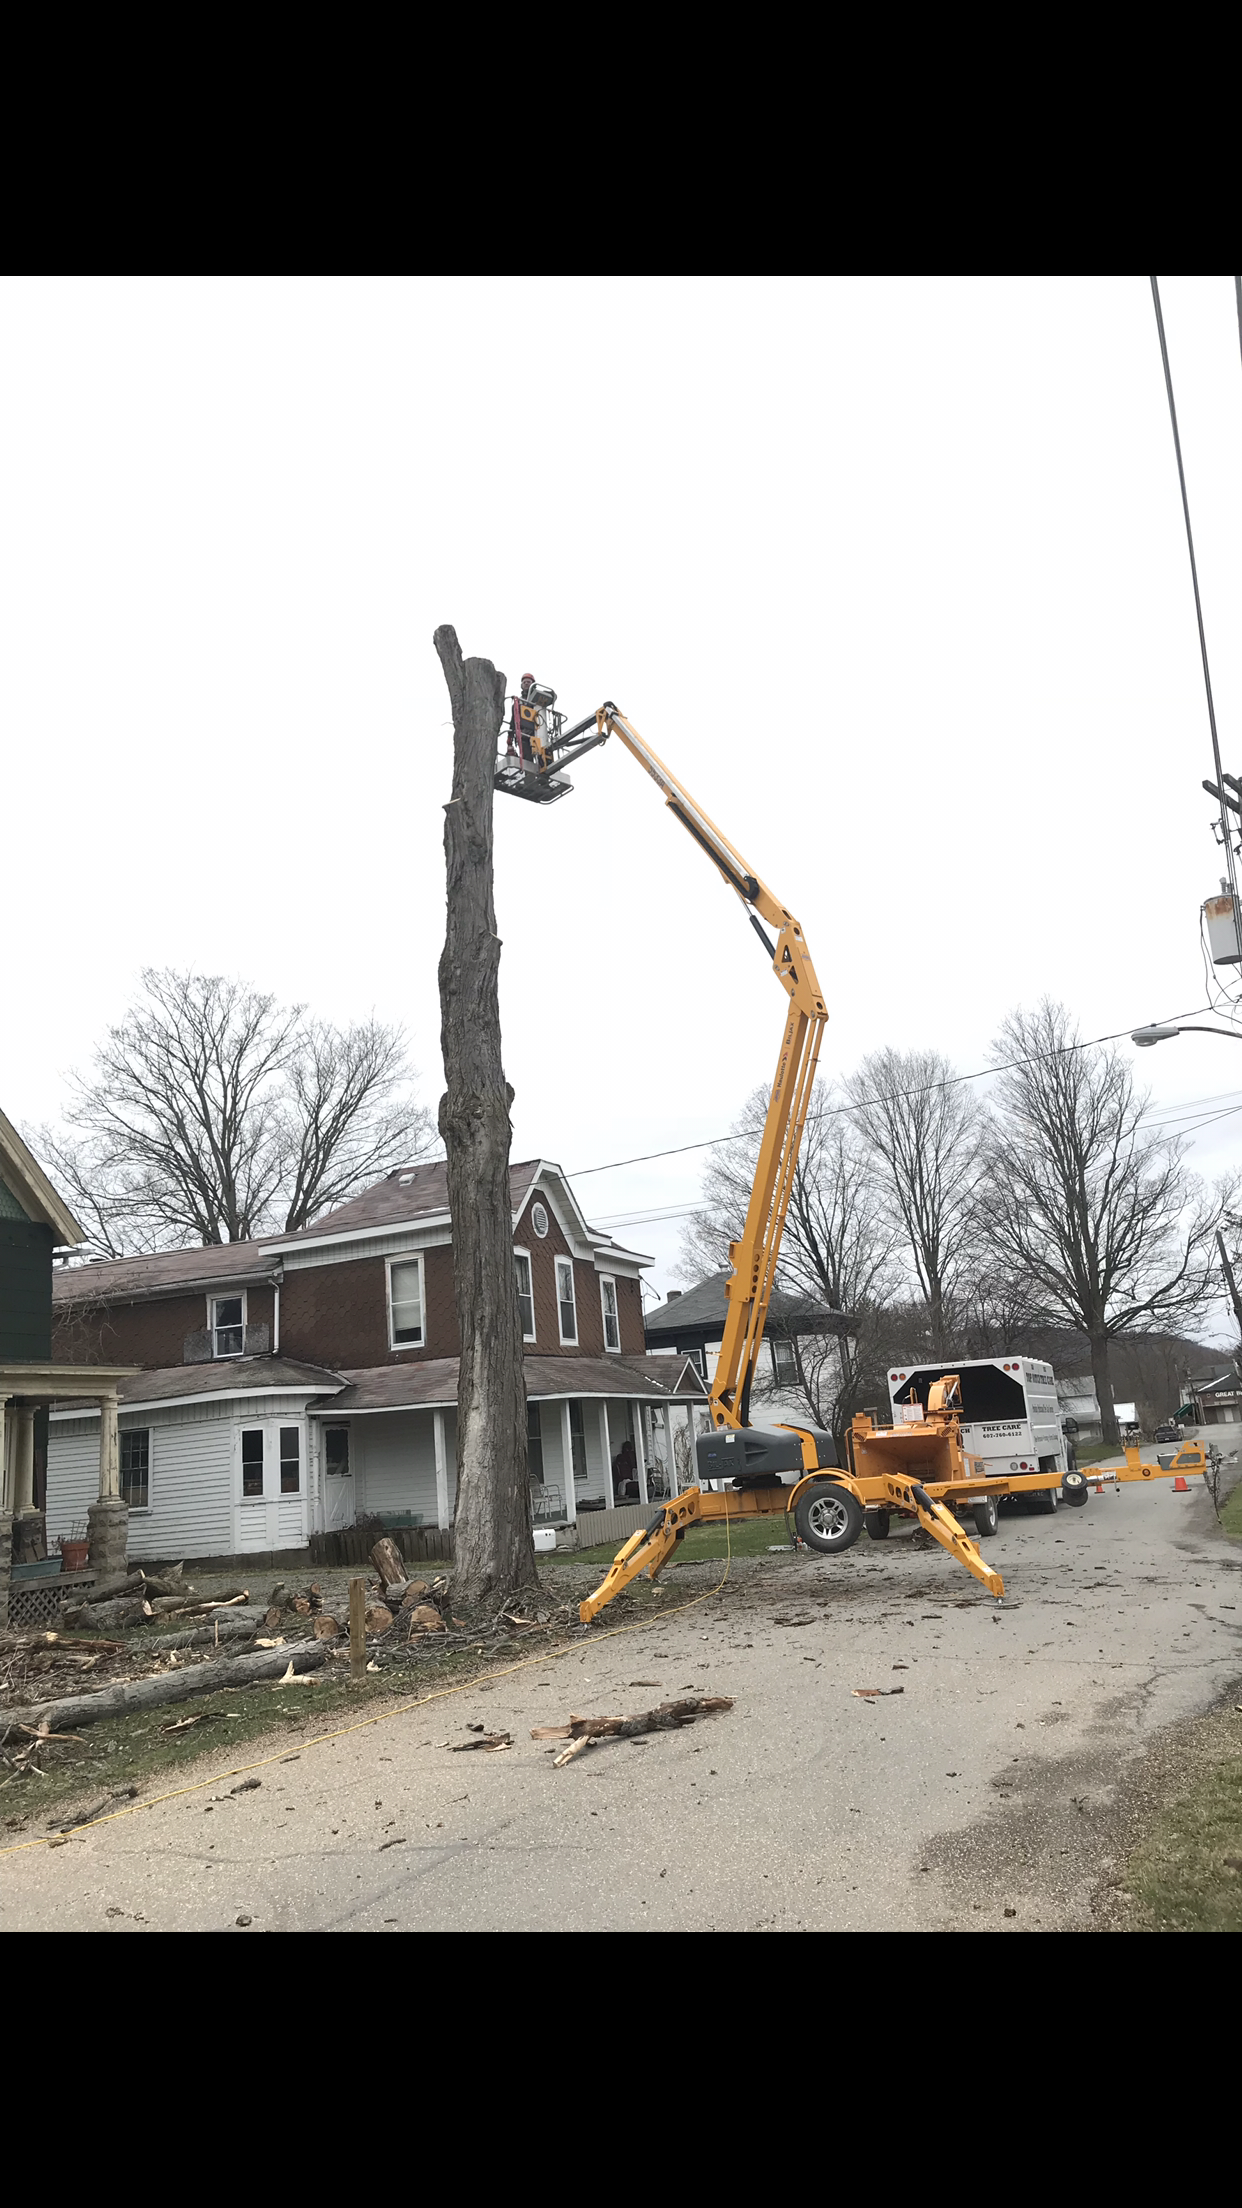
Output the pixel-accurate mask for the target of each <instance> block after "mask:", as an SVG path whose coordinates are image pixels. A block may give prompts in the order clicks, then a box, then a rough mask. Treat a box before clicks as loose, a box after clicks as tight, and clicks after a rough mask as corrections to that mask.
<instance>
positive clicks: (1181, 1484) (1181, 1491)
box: [1173, 1472, 1190, 1495]
mask: <svg viewBox="0 0 1242 2208" xmlns="http://www.w3.org/2000/svg"><path fill="white" fill-rule="evenodd" d="M1173 1493H1174V1494H1175V1495H1189V1493H1190V1485H1189V1482H1188V1481H1186V1480H1184V1479H1183V1478H1182V1475H1181V1473H1180V1472H1179V1473H1178V1475H1177V1478H1176V1479H1175V1480H1174V1482H1173Z"/></svg>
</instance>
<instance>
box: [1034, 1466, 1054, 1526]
mask: <svg viewBox="0 0 1242 2208" xmlns="http://www.w3.org/2000/svg"><path fill="white" fill-rule="evenodd" d="M1056 1468H1057V1460H1056V1458H1055V1457H1041V1458H1040V1460H1039V1469H1040V1471H1041V1472H1055V1471H1056ZM1060 1500H1061V1490H1060V1488H1059V1487H1045V1488H1042V1489H1040V1490H1038V1491H1037V1492H1036V1493H1035V1494H1033V1495H1032V1497H1031V1502H1032V1504H1033V1505H1034V1507H1035V1509H1036V1510H1038V1511H1040V1512H1041V1513H1042V1515H1043V1516H1044V1517H1046V1518H1051V1516H1052V1514H1053V1512H1054V1510H1055V1509H1056V1507H1057V1505H1058V1503H1059V1502H1060Z"/></svg>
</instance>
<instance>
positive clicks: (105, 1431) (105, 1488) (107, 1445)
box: [99, 1395, 121, 1503]
mask: <svg viewBox="0 0 1242 2208" xmlns="http://www.w3.org/2000/svg"><path fill="white" fill-rule="evenodd" d="M120 1492H121V1444H120V1439H119V1428H118V1426H117V1401H116V1397H115V1396H114V1395H101V1396H100V1398H99V1500H100V1502H101V1503H112V1502H115V1501H116V1500H117V1498H118V1496H119V1495H120Z"/></svg>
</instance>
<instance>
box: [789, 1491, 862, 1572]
mask: <svg viewBox="0 0 1242 2208" xmlns="http://www.w3.org/2000/svg"><path fill="white" fill-rule="evenodd" d="M794 1524H795V1526H796V1527H797V1529H798V1532H799V1534H800V1535H801V1537H802V1539H803V1540H804V1541H805V1543H806V1545H807V1547H808V1549H816V1550H818V1552H819V1554H820V1555H821V1556H836V1555H837V1554H838V1553H839V1551H840V1550H842V1549H852V1548H853V1546H854V1543H855V1542H856V1541H857V1539H858V1536H859V1534H860V1533H861V1532H862V1530H863V1514H862V1506H861V1504H859V1503H857V1502H856V1501H855V1499H854V1497H853V1496H852V1495H851V1493H850V1491H849V1489H848V1487H839V1486H838V1485H837V1482H836V1481H835V1480H816V1481H815V1483H814V1485H813V1486H812V1487H807V1488H804V1489H803V1491H802V1493H801V1495H800V1496H799V1497H798V1500H797V1503H796V1504H795V1505H794Z"/></svg>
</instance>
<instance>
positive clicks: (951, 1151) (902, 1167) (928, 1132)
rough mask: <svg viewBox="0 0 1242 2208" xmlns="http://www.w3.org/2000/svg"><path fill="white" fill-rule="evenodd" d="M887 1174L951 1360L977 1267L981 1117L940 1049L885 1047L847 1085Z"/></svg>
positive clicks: (932, 1319)
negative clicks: (963, 1301)
mask: <svg viewBox="0 0 1242 2208" xmlns="http://www.w3.org/2000/svg"><path fill="white" fill-rule="evenodd" d="M846 1090H847V1093H848V1095H849V1098H850V1101H851V1103H852V1104H853V1105H854V1107H855V1110H856V1113H857V1121H858V1126H859V1129H860V1132H861V1134H862V1136H863V1139H864V1140H865V1142H866V1143H867V1144H868V1146H869V1148H870V1150H871V1153H872V1155H873V1157H874V1159H875V1161H876V1164H877V1166H878V1167H879V1169H880V1173H881V1185H882V1189H883V1201H884V1204H885V1207H886V1209H887V1211H888V1213H889V1215H890V1217H891V1219H892V1220H893V1222H894V1224H896V1225H897V1226H899V1228H900V1230H901V1235H902V1240H903V1244H904V1248H905V1252H906V1256H907V1260H908V1263H909V1265H910V1268H911V1271H912V1274H913V1278H914V1281H915V1282H917V1285H918V1291H919V1293H920V1294H921V1295H922V1297H923V1299H924V1301H925V1302H926V1305H927V1320H928V1333H929V1346H930V1352H931V1355H932V1356H933V1357H943V1356H945V1355H946V1354H947V1353H948V1351H949V1349H950V1347H951V1346H952V1347H955V1346H956V1345H955V1344H952V1343H951V1336H952V1334H953V1332H954V1327H955V1322H956V1320H957V1317H958V1313H957V1308H956V1305H957V1299H958V1294H959V1291H960V1290H961V1288H962V1287H963V1286H964V1284H965V1282H966V1279H967V1277H968V1275H969V1272H970V1267H971V1251H970V1238H971V1220H972V1206H973V1196H974V1182H975V1168H976V1161H977V1157H978V1150H979V1135H980V1117H979V1110H978V1106H977V1104H976V1102H975V1099H974V1097H973V1096H972V1095H971V1092H970V1090H969V1089H967V1088H966V1087H964V1086H962V1085H958V1084H956V1083H955V1082H954V1080H953V1068H952V1067H951V1065H950V1064H949V1061H948V1059H947V1058H943V1057H942V1056H941V1055H940V1053H939V1051H935V1050H906V1051H900V1050H890V1049H886V1050H877V1051H873V1052H872V1054H871V1056H870V1057H869V1058H864V1059H863V1062H862V1064H861V1065H860V1067H859V1068H858V1071H857V1073H855V1074H852V1075H851V1077H850V1079H849V1080H848V1081H847V1083H846Z"/></svg>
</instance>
